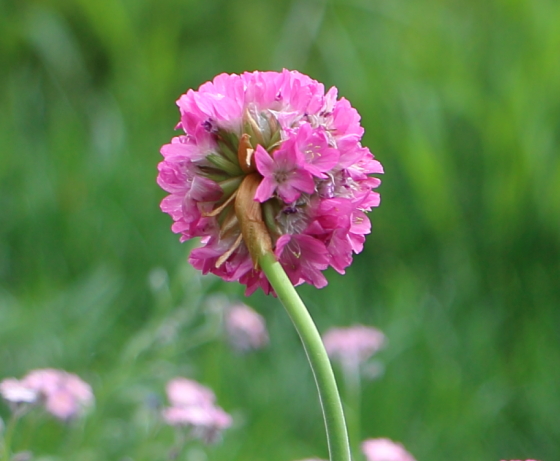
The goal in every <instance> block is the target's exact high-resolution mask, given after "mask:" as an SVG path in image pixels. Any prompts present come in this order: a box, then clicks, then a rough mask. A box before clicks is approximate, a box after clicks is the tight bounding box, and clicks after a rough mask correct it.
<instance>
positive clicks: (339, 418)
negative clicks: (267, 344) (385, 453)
mask: <svg viewBox="0 0 560 461" xmlns="http://www.w3.org/2000/svg"><path fill="white" fill-rule="evenodd" d="M259 264H260V266H261V268H262V270H263V271H264V273H265V274H266V276H267V278H268V281H269V282H270V284H271V285H272V288H274V291H275V292H276V294H277V295H278V299H280V301H281V302H282V304H283V305H284V307H285V308H286V310H287V311H288V315H289V316H290V318H291V319H292V322H293V324H294V326H295V327H296V330H297V332H298V334H299V336H300V338H301V341H302V343H303V347H304V349H305V352H306V354H307V359H308V360H309V364H310V365H311V370H312V371H313V375H314V376H315V383H316V384H317V389H318V391H319V399H320V401H321V407H322V409H323V416H324V418H325V427H326V431H327V441H328V444H329V454H330V461H350V460H351V455H350V445H349V442H348V433H347V430H346V423H345V421H344V412H343V410H342V403H341V401H340V395H339V393H338V389H337V386H336V381H335V378H334V374H333V371H332V367H331V363H330V361H329V358H328V356H327V352H326V350H325V347H324V346H323V341H322V340H321V336H320V335H319V332H318V331H317V327H316V326H315V323H314V322H313V319H312V318H311V316H310V315H309V312H308V311H307V309H306V307H305V305H304V304H303V302H302V300H301V298H300V297H299V295H298V294H297V291H296V290H295V288H294V286H293V285H292V283H291V282H290V279H289V278H288V276H287V275H286V272H285V271H284V269H283V268H282V266H281V265H280V263H278V261H276V258H275V257H274V255H273V254H271V253H267V254H265V255H264V256H261V257H260V258H259Z"/></svg>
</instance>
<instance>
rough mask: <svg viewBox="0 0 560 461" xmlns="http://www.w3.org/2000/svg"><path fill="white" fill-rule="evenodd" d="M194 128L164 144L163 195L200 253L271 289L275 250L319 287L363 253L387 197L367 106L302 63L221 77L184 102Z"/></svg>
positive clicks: (204, 262)
mask: <svg viewBox="0 0 560 461" xmlns="http://www.w3.org/2000/svg"><path fill="white" fill-rule="evenodd" d="M177 104H178V106H179V110H180V113H181V120H180V122H179V124H178V125H177V128H179V129H182V130H183V134H181V135H179V136H177V137H175V138H173V139H172V141H171V143H170V144H166V145H164V146H163V147H162V149H161V153H162V155H163V157H164V160H163V161H162V162H161V163H160V164H159V167H158V169H159V175H158V183H159V185H160V186H161V187H162V188H163V189H164V190H165V191H167V192H168V193H169V195H168V196H167V197H165V198H164V199H163V201H162V203H161V208H162V210H163V211H164V212H166V213H169V214H170V215H171V217H172V218H173V221H174V223H173V226H172V230H173V231H174V232H176V233H179V234H181V241H186V240H189V239H191V238H194V237H199V238H200V239H201V244H202V246H201V247H199V248H196V249H194V250H193V251H192V253H191V255H190V258H189V261H190V262H191V264H192V265H193V266H194V267H195V268H197V269H199V270H201V271H202V272H203V273H205V274H206V273H213V274H216V275H218V276H220V277H221V278H223V279H224V280H228V281H239V282H241V283H243V284H245V285H246V286H247V290H246V292H247V294H250V293H252V292H253V291H255V290H256V289H258V288H259V287H261V288H262V289H263V290H264V292H265V293H270V292H271V291H272V288H271V286H270V284H269V282H268V280H267V279H266V277H265V276H264V274H263V273H262V271H261V269H260V268H259V265H258V260H259V258H260V257H261V256H262V255H263V254H264V253H268V252H273V253H274V254H275V256H276V257H277V259H278V260H279V262H280V264H281V265H282V267H283V268H284V270H285V271H286V273H287V274H288V276H289V277H290V280H291V281H292V283H293V284H294V285H298V284H301V283H304V282H307V283H310V284H312V285H314V286H316V287H318V288H321V287H323V286H325V285H326V284H327V280H326V279H325V277H324V276H323V274H322V271H324V270H325V269H326V268H327V267H329V266H331V267H333V268H334V269H335V270H336V271H338V272H339V273H344V270H345V268H346V267H347V266H348V265H349V264H350V263H351V262H352V255H353V253H359V252H360V251H362V249H363V244H364V240H365V235H366V234H368V233H369V232H370V227H371V225H370V221H369V219H368V218H367V216H366V214H365V213H366V212H368V211H371V209H372V208H374V207H376V206H378V205H379V194H378V193H377V192H375V191H374V190H373V189H375V188H376V187H377V186H378V185H379V184H380V180H379V179H378V178H376V177H372V176H370V175H372V174H377V173H383V168H382V166H381V164H380V163H379V162H378V161H377V160H375V159H374V157H373V155H372V154H371V152H370V151H369V150H368V149H367V148H365V147H363V146H362V145H361V138H362V135H363V132H364V130H363V128H362V127H361V126H360V116H359V114H358V112H357V111H356V110H355V109H354V108H353V107H352V106H351V105H350V103H349V102H348V101H347V100H346V99H344V98H341V99H337V90H336V88H334V87H333V88H331V89H330V90H328V91H327V92H326V93H325V89H324V87H323V85H322V84H320V83H319V82H317V81H315V80H313V79H311V78H309V77H307V76H306V75H303V74H301V73H299V72H296V71H288V70H284V71H282V72H252V73H244V74H241V75H236V74H231V75H228V74H221V75H218V76H217V77H216V78H214V80H213V81H211V82H207V83H204V84H203V85H202V86H200V88H199V89H198V90H197V91H194V90H189V91H187V93H185V94H184V95H182V96H181V97H180V98H179V100H178V101H177Z"/></svg>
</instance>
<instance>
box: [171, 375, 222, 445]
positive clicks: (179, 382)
mask: <svg viewBox="0 0 560 461" xmlns="http://www.w3.org/2000/svg"><path fill="white" fill-rule="evenodd" d="M166 391H167V398H168V400H169V403H170V404H171V406H170V407H167V408H164V409H163V412H162V416H163V420H164V421H165V422H166V423H167V424H169V425H171V426H184V427H188V428H190V429H191V435H192V436H194V437H198V438H201V439H203V440H204V441H206V442H213V441H214V440H215V439H216V437H217V436H218V435H219V433H220V431H221V430H222V429H226V428H228V427H229V426H231V423H232V420H231V416H230V415H229V414H227V413H226V412H225V411H224V410H222V409H221V408H220V407H218V406H217V405H216V404H215V403H216V396H215V395H214V393H213V392H212V391H211V390H210V389H208V388H207V387H205V386H203V385H202V384H199V383H197V382H196V381H192V380H190V379H187V378H175V379H172V380H171V381H169V382H168V383H167V387H166Z"/></svg>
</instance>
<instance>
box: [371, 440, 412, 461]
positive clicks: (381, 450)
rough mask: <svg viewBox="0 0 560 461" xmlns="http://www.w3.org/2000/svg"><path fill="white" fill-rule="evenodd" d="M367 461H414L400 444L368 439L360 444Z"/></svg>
mask: <svg viewBox="0 0 560 461" xmlns="http://www.w3.org/2000/svg"><path fill="white" fill-rule="evenodd" d="M362 452H363V453H364V455H366V459H367V461H415V459H414V458H413V456H412V455H411V454H410V453H409V452H408V451H406V450H405V449H404V447H403V446H402V445H401V444H400V443H395V442H393V441H392V440H389V439H368V440H365V441H364V442H362Z"/></svg>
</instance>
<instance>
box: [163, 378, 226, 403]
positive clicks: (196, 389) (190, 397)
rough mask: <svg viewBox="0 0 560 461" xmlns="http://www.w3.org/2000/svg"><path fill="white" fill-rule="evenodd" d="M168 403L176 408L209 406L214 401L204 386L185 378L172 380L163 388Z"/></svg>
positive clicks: (211, 393)
mask: <svg viewBox="0 0 560 461" xmlns="http://www.w3.org/2000/svg"><path fill="white" fill-rule="evenodd" d="M165 390H166V392H167V398H168V399H169V403H171V405H173V406H177V407H188V406H199V407H204V406H211V405H213V404H214V402H215V400H216V396H215V395H214V393H213V392H212V391H211V390H210V389H208V388H207V387H206V386H203V385H202V384H199V383H197V382H196V381H193V380H192V379H187V378H174V379H172V380H171V381H169V382H168V383H167V386H166V387H165Z"/></svg>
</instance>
